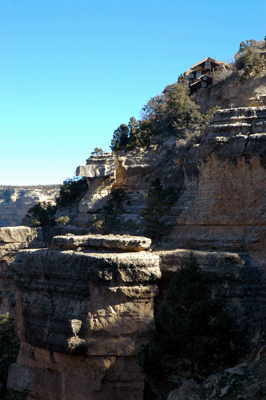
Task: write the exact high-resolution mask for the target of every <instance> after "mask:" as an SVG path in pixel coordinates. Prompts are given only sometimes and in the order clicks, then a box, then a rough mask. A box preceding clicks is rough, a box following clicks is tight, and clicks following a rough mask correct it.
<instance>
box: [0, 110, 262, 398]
mask: <svg viewBox="0 0 266 400" xmlns="http://www.w3.org/2000/svg"><path fill="white" fill-rule="evenodd" d="M265 154H266V107H257V108H256V107H241V108H232V109H226V110H219V111H217V113H216V115H215V117H214V119H213V121H212V123H211V124H210V125H209V126H208V128H207V129H206V132H205V133H204V134H199V133H198V132H197V131H194V132H192V134H191V138H190V139H189V140H188V141H185V140H184V139H180V138H178V137H173V136H169V137H165V136H163V135H162V136H158V137H156V138H154V139H153V141H152V144H151V145H150V147H149V148H148V149H146V150H144V149H139V150H135V151H130V152H127V153H123V152H120V153H118V154H117V155H116V158H115V160H114V159H111V156H110V155H107V156H104V157H103V156H96V157H92V158H90V159H89V161H87V166H85V167H86V168H84V169H82V168H81V167H80V169H79V174H81V175H84V176H85V177H86V179H87V181H88V183H89V188H90V190H89V192H88V193H87V194H86V195H85V196H84V197H83V199H82V200H81V202H80V204H79V218H80V220H79V222H80V223H81V222H82V223H83V226H84V227H86V228H85V230H86V229H87V232H85V233H86V235H84V236H83V235H81V234H78V235H77V236H75V235H73V234H68V235H64V234H61V233H60V232H58V233H57V234H56V236H55V237H54V239H53V242H52V247H53V248H52V249H51V248H50V249H30V248H28V249H24V250H19V251H18V254H17V257H16V261H15V262H13V263H12V262H11V264H10V271H11V274H14V279H13V282H14V290H13V289H12V290H13V293H14V300H13V302H14V303H15V304H16V307H15V310H16V322H17V326H18V331H19V336H20V339H21V350H20V354H19V357H18V360H17V363H16V364H14V365H12V366H11V368H10V373H9V385H10V386H11V387H13V388H14V389H17V390H20V391H21V390H23V389H28V390H29V392H30V395H29V397H28V400H32V399H33V398H39V399H42V400H51V399H58V398H60V399H64V400H72V399H73V400H74V399H80V400H85V399H87V398H89V399H91V400H96V399H97V400H101V399H107V398H116V399H118V400H119V399H120V400H124V399H127V400H140V399H142V396H143V376H142V374H141V373H140V371H139V368H138V366H137V362H136V351H137V349H138V347H139V346H140V344H141V343H142V342H143V341H145V339H146V338H147V330H148V328H149V327H150V326H152V324H153V308H154V296H155V294H157V291H158V290H157V286H158V287H159V295H158V296H157V297H155V310H156V308H157V306H158V304H159V303H160V301H161V300H162V298H163V296H164V293H165V290H166V287H167V285H168V283H169V279H170V278H171V276H172V275H173V273H174V272H175V271H176V270H177V269H178V268H180V265H181V264H182V263H183V262H184V261H186V259H187V258H188V257H189V254H190V252H191V251H193V253H194V254H195V255H196V257H197V259H198V261H199V263H200V265H201V267H202V268H203V269H204V270H206V271H208V272H209V273H210V281H209V284H210V285H211V286H212V289H213V291H214V292H215V293H219V294H221V295H222V296H224V297H226V298H227V299H228V301H229V303H230V304H231V305H232V308H233V309H234V311H235V313H236V316H237V317H238V318H239V320H240V322H241V323H243V324H245V323H246V322H247V321H248V324H249V333H250V335H251V337H252V340H253V341H254V343H258V344H265V337H266V336H265V333H266V322H265V315H266V309H265V290H266V281H265V268H266V263H265V260H266V250H265V249H266V243H265V241H266V208H265V204H266V187H265V182H266V156H265ZM105 163H106V165H105ZM155 177H159V178H160V180H161V182H162V184H163V186H164V187H165V188H167V187H168V186H170V185H172V186H173V187H174V189H175V191H176V192H177V194H178V196H177V200H176V202H175V204H172V207H171V210H170V211H169V215H168V216H167V217H168V218H169V219H170V220H171V222H172V223H173V224H174V226H173V229H172V230H171V232H170V234H169V235H168V236H166V237H164V238H162V239H161V243H157V245H154V246H153V251H147V250H148V248H149V246H150V241H149V239H147V238H139V237H137V238H136V237H133V238H132V237H128V236H120V237H118V236H115V237H114V236H112V235H111V236H100V235H91V234H88V231H89V230H90V224H91V222H90V221H91V218H92V216H93V213H99V214H100V213H101V211H102V207H103V205H104V204H105V202H106V200H107V199H108V196H109V194H110V191H111V190H113V189H123V190H125V192H126V193H127V195H128V198H129V200H130V201H128V202H125V204H124V210H125V214H124V215H123V216H124V218H125V219H126V220H130V219H131V220H133V221H134V222H136V224H138V223H139V221H140V220H141V218H140V215H139V212H140V210H141V209H142V207H143V206H144V204H145V200H144V198H143V194H146V193H147V192H148V191H149V189H150V187H151V183H152V181H153V180H154V178H155ZM79 218H77V220H78V219H79ZM8 229H9V228H8ZM66 229H67V228H66ZM69 229H70V228H69ZM136 229H139V226H138V225H137V228H136ZM12 232H13V233H8V230H6V232H3V239H2V243H3V242H4V244H3V251H5V248H4V246H5V243H8V245H9V246H11V247H12V246H13V247H14V250H17V249H19V248H21V247H28V245H29V243H30V241H31V240H30V239H29V240H28V239H23V240H22V244H21V245H20V244H19V243H20V241H19V240H18V239H15V231H12ZM31 232H32V231H29V235H30V234H31ZM69 233H70V231H69ZM73 233H75V232H73ZM24 234H25V232H24ZM0 235H1V233H0ZM17 236H19V235H18V233H17ZM12 238H14V243H18V244H16V245H15V244H14V243H13V242H12V240H13V239H12ZM11 239H12V240H11ZM5 240H6V242H5ZM8 240H9V242H8ZM16 240H17V241H16ZM31 243H32V246H33V243H34V241H32V242H31ZM30 246H31V244H30ZM143 250H144V251H143ZM3 254H4V253H3ZM4 277H5V276H4V275H3V279H2V281H4ZM184 393H186V392H184ZM195 395H198V394H197V393H196V394H195Z"/></svg>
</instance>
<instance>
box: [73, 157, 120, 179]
mask: <svg viewBox="0 0 266 400" xmlns="http://www.w3.org/2000/svg"><path fill="white" fill-rule="evenodd" d="M115 171H116V166H115V158H114V156H113V155H112V154H111V153H103V154H100V155H91V156H90V158H88V159H87V164H86V165H81V166H79V167H78V168H77V170H76V175H77V176H83V177H84V178H97V177H107V176H112V177H115Z"/></svg>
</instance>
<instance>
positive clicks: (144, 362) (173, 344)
mask: <svg viewBox="0 0 266 400" xmlns="http://www.w3.org/2000/svg"><path fill="white" fill-rule="evenodd" d="M155 321H156V329H154V330H152V331H151V333H150V340H149V343H148V344H147V345H146V346H144V347H142V349H141V350H140V353H139V362H140V365H141V367H142V370H143V372H144V373H145V374H146V376H147V377H148V379H149V380H150V381H151V382H153V384H155V385H156V381H157V383H158V381H160V382H163V381H164V382H165V381H166V379H167V376H168V377H169V375H171V373H172V374H173V373H174V374H178V373H180V372H181V371H182V372H183V373H184V371H187V372H189V373H190V374H191V375H192V376H195V374H197V375H199V376H201V377H204V376H206V375H208V374H209V373H214V372H215V371H217V370H219V369H220V368H222V367H225V366H230V365H235V364H236V363H237V361H238V358H239V357H240V356H241V355H243V349H244V347H245V336H244V334H243V333H242V332H241V331H240V328H239V327H238V325H237V324H236V322H235V319H234V318H233V317H232V316H231V315H230V313H229V312H228V310H227V308H226V305H225V303H224V302H223V301H222V300H220V299H217V298H212V296H211V291H210V288H209V286H208V284H207V274H206V273H204V272H203V271H202V270H201V269H200V268H199V264H198V262H197V260H196V258H195V257H194V256H193V255H192V254H191V256H190V259H189V261H188V262H187V263H186V264H185V265H184V266H182V267H181V268H180V270H179V271H178V272H176V274H175V275H174V277H173V279H172V281H171V283H170V285H169V288H168V290H167V293H166V296H165V299H164V302H163V303H162V304H161V306H160V308H159V311H158V313H157V315H156V317H155Z"/></svg>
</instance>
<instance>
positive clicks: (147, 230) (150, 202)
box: [140, 178, 177, 239]
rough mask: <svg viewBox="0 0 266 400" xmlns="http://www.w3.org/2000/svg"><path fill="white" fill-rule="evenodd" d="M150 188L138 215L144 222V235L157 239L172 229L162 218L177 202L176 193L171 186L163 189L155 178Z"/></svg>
mask: <svg viewBox="0 0 266 400" xmlns="http://www.w3.org/2000/svg"><path fill="white" fill-rule="evenodd" d="M151 186H152V187H151V189H150V190H149V192H148V193H147V195H146V196H145V198H146V206H145V207H144V208H143V209H142V211H141V213H140V215H141V216H142V218H143V220H144V235H147V236H148V237H150V238H152V239H158V238H159V237H160V236H163V235H165V234H167V233H168V232H169V231H170V229H171V228H172V224H169V223H166V222H165V221H164V217H165V215H167V213H168V212H169V210H170V208H171V206H173V205H174V203H175V202H176V201H177V193H176V192H175V190H174V188H173V187H172V186H170V187H168V188H166V189H164V188H163V186H162V183H161V181H160V179H159V178H155V179H154V181H153V182H152V184H151Z"/></svg>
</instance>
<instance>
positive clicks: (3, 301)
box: [0, 226, 44, 317]
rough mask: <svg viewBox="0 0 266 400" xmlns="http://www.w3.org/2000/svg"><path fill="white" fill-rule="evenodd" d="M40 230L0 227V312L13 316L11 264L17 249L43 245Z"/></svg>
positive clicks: (13, 295)
mask: <svg viewBox="0 0 266 400" xmlns="http://www.w3.org/2000/svg"><path fill="white" fill-rule="evenodd" d="M43 245H44V243H43V240H42V232H41V231H40V229H37V228H28V227H26V226H16V227H5V228H0V314H5V313H7V312H9V313H10V315H11V316H12V317H13V316H14V304H15V303H14V298H15V293H14V281H13V276H14V275H13V271H12V264H13V262H14V260H15V257H16V254H17V251H18V250H19V249H24V248H27V247H40V246H43Z"/></svg>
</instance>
